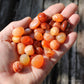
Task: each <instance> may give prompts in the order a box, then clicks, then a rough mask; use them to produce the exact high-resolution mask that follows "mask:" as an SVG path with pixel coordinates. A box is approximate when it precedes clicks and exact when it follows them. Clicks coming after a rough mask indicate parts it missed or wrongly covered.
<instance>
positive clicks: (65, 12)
mask: <svg viewBox="0 0 84 84" xmlns="http://www.w3.org/2000/svg"><path fill="white" fill-rule="evenodd" d="M76 11H77V5H76V4H74V3H71V4H69V5H68V6H67V7H65V8H64V10H63V11H62V13H61V14H62V15H63V16H64V17H65V18H69V17H70V16H71V15H72V14H74V13H75V12H76Z"/></svg>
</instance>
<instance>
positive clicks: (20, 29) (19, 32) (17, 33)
mask: <svg viewBox="0 0 84 84" xmlns="http://www.w3.org/2000/svg"><path fill="white" fill-rule="evenodd" d="M23 34H24V28H23V27H17V28H15V29H14V30H13V31H12V35H13V36H22V35H23Z"/></svg>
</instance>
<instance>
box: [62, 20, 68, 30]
mask: <svg viewBox="0 0 84 84" xmlns="http://www.w3.org/2000/svg"><path fill="white" fill-rule="evenodd" d="M67 25H68V22H67V20H65V21H63V22H62V25H61V30H62V31H65V29H66V28H67Z"/></svg>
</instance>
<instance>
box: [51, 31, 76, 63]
mask: <svg viewBox="0 0 84 84" xmlns="http://www.w3.org/2000/svg"><path fill="white" fill-rule="evenodd" d="M76 38H77V33H76V32H71V33H70V34H68V36H67V38H66V41H65V43H64V44H63V45H61V47H60V49H59V50H58V51H55V52H56V55H55V56H53V58H51V62H52V63H53V64H56V63H57V62H58V61H59V59H61V57H62V56H63V55H64V54H65V53H66V52H67V51H68V50H69V49H70V48H71V46H72V45H73V44H74V42H75V41H76Z"/></svg>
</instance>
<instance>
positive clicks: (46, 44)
mask: <svg viewBox="0 0 84 84" xmlns="http://www.w3.org/2000/svg"><path fill="white" fill-rule="evenodd" d="M41 44H42V47H43V48H44V47H48V48H49V47H50V43H49V42H48V41H46V40H42V42H41Z"/></svg>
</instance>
